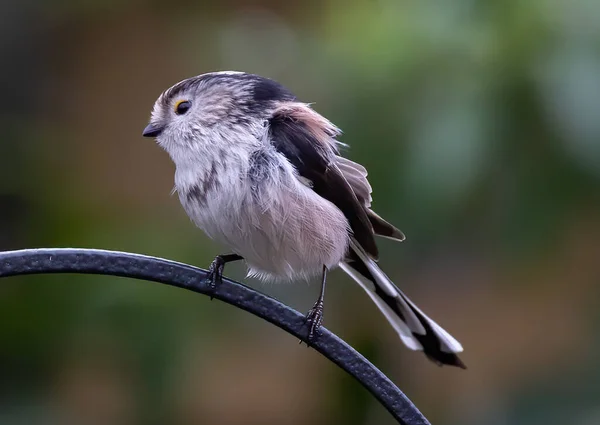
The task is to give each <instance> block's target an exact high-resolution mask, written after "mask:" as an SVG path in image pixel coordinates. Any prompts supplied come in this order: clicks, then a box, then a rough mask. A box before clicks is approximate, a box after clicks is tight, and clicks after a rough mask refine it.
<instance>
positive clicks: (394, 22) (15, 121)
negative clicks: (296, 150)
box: [0, 0, 600, 425]
mask: <svg viewBox="0 0 600 425" xmlns="http://www.w3.org/2000/svg"><path fill="white" fill-rule="evenodd" d="M0 5H1V6H0V7H1V9H0V64H1V66H0V95H1V101H0V128H1V129H2V136H1V138H0V249H3V250H8V249H17V248H25V247H96V248H105V249H116V250H128V251H135V252H140V253H144V254H150V255H158V256H164V257H168V258H171V259H175V260H178V261H184V262H189V263H192V264H195V265H199V266H207V265H208V264H209V262H210V260H211V259H212V257H213V256H214V255H215V254H217V253H219V252H221V250H222V249H221V248H220V247H218V246H216V245H214V244H212V243H211V242H210V241H209V240H207V239H206V238H205V237H204V236H203V234H202V233H201V232H200V231H199V230H196V229H194V228H193V226H192V225H191V223H190V222H189V220H188V219H187V217H186V216H185V214H184V213H183V211H182V209H181V207H180V206H179V203H178V200H177V198H176V197H172V196H170V195H169V192H170V190H171V187H172V184H173V171H174V169H173V165H172V164H171V162H170V160H169V158H168V156H167V155H166V154H165V153H164V152H162V151H161V150H160V149H159V148H158V147H157V146H156V145H155V144H154V143H153V142H152V141H151V140H148V139H143V138H142V137H141V131H142V129H143V128H144V126H145V124H146V122H147V119H148V117H149V113H150V109H151V106H152V104H153V102H154V100H155V98H156V97H157V96H158V95H159V94H160V92H161V91H162V90H164V89H165V88H167V87H168V86H170V85H172V84H173V83H175V82H177V81H179V80H181V79H183V78H186V77H189V76H192V75H197V74H201V73H204V72H208V71H213V70H227V69H235V70H244V71H248V72H254V73H259V74H262V75H265V76H268V77H271V78H274V79H277V80H279V81H280V82H282V83H283V84H285V85H286V86H288V87H289V88H290V89H292V90H293V91H294V92H295V93H296V94H297V95H298V96H299V97H300V98H301V99H302V100H304V101H307V102H313V103H314V107H315V109H316V110H318V111H319V112H321V113H322V114H324V115H325V116H327V117H329V118H330V119H331V120H332V121H334V122H335V123H336V124H338V125H339V126H340V127H341V128H342V129H343V130H344V136H343V141H344V142H346V143H348V144H350V145H351V148H350V149H349V150H348V152H347V155H348V156H349V157H350V158H352V159H355V160H358V161H360V162H362V163H363V164H364V165H365V166H367V168H368V169H369V170H370V179H371V182H372V184H373V187H374V190H375V192H374V198H375V202H374V206H375V208H376V209H377V210H378V211H379V212H380V213H381V214H382V215H383V216H384V217H386V218H388V219H390V220H391V221H392V222H394V223H396V224H397V225H398V227H400V228H401V229H402V230H403V231H405V233H406V234H407V235H408V239H407V241H406V242H405V243H403V244H394V243H393V242H391V241H386V240H382V241H381V243H380V246H381V251H382V253H383V254H382V260H381V264H382V266H383V267H384V268H385V269H386V270H387V272H388V274H389V275H390V276H391V277H393V278H394V280H395V281H396V282H397V283H398V284H399V285H400V286H401V287H402V288H403V289H405V291H406V292H407V293H408V294H409V295H410V296H411V297H412V298H413V299H414V300H415V302H417V304H418V305H419V306H421V307H422V308H423V309H424V310H425V311H426V312H427V313H428V314H430V315H431V316H432V317H433V318H435V319H436V320H437V321H438V322H440V323H441V324H442V325H443V326H444V327H445V328H446V329H448V330H449V331H450V332H451V333H453V334H454V335H455V336H456V337H457V338H458V339H459V340H460V341H461V342H462V343H463V344H464V346H465V349H466V351H465V353H464V356H463V360H464V361H465V362H466V363H467V365H468V366H469V369H468V370H467V371H462V370H458V369H453V368H447V367H446V368H438V367H437V366H435V365H434V364H432V363H430V362H428V361H427V360H426V359H425V358H424V357H423V356H422V355H421V354H420V353H414V352H411V351H409V350H407V349H405V348H404V346H403V345H402V344H401V343H400V341H399V339H398V338H397V336H396V335H395V333H394V332H393V330H392V328H391V327H390V326H388V325H387V323H386V322H385V319H384V318H383V317H382V316H381V315H380V314H379V313H378V312H377V310H376V308H375V306H374V305H373V304H372V303H371V302H370V300H369V299H368V297H366V296H365V295H364V294H363V293H362V290H361V289H360V288H359V287H357V286H356V285H355V284H354V283H352V282H351V281H350V280H349V279H348V278H347V277H345V276H343V274H342V273H341V272H336V273H334V274H333V278H332V280H331V284H330V285H329V289H328V294H327V306H326V313H325V324H326V326H327V327H328V328H330V329H331V330H333V331H334V332H336V333H338V334H339V335H340V336H342V337H343V338H344V339H346V340H347V341H349V342H350V343H351V344H352V345H354V346H355V347H356V348H357V349H358V350H359V351H360V352H362V353H363V354H364V355H366V356H367V357H368V358H369V359H370V360H371V361H373V362H374V363H375V364H376V365H378V366H379V367H380V368H381V369H382V370H383V371H384V372H385V373H387V374H388V375H389V376H390V377H391V378H392V379H393V380H394V381H395V382H396V383H397V384H398V385H399V386H400V387H401V388H402V389H403V390H404V391H405V392H406V393H407V395H408V396H409V397H410V398H411V399H412V400H413V401H414V402H415V403H416V405H417V406H418V407H419V408H420V409H421V410H422V411H423V412H424V413H425V415H426V416H427V417H428V418H429V419H430V420H431V421H432V422H433V423H435V424H438V425H453V424H461V425H475V424H486V425H505V424H506V425H507V424H511V425H530V424H546V425H553V424H557V425H558V424H561V425H562V424H572V425H591V424H598V423H600V366H599V361H598V359H599V358H600V332H599V330H598V329H599V327H600V309H599V306H600V242H599V241H600V2H598V1H597V0H573V1H569V2H566V1H559V0H496V1H493V0H488V1H483V0H452V1H450V0H443V1H442V0H437V1H435V0H423V1H412V0H378V1H376V0H370V1H368V0H326V1H317V0H306V1H302V2H280V1H273V0H254V1H242V0H222V1H191V0H182V1H179V2H160V1H158V0H128V1H118V0H85V1H75V0H62V1H50V0H48V1H42V0H37V1H36V0H2V2H0ZM228 274H229V275H230V276H232V277H234V278H236V279H243V278H244V269H243V267H242V266H241V265H233V266H230V267H228ZM0 283H1V284H0V423H2V424H11V425H12V424H28V425H29V424H32V425H38V424H39V425H47V424H69V425H71V424H73V425H88V424H89V425H104V424H107V425H108V424H111V425H137V424H140V425H141V424H143V425H146V424H149V425H159V424H160V425H162V424H176V425H188V424H232V425H236V424H250V425H251V424H261V425H271V424H290V425H295V424H308V423H310V424H316V425H319V424H346V425H362V424H370V425H379V424H392V423H393V421H392V419H391V417H390V416H389V414H388V413H387V412H386V411H385V410H384V409H383V408H381V407H380V406H379V405H378V404H377V403H376V402H375V401H374V399H373V398H372V397H371V396H370V395H369V394H368V393H367V392H366V391H365V390H363V389H362V387H360V386H359V385H358V384H357V383H356V382H354V381H353V379H352V378H350V377H348V376H346V375H345V374H344V373H342V372H341V371H340V370H338V369H337V368H336V367H335V366H334V365H333V364H331V363H329V362H327V361H326V360H325V359H323V358H321V357H320V356H319V355H317V354H316V353H315V352H314V351H313V350H308V349H306V348H304V347H300V346H298V344H297V341H296V340H295V339H294V338H293V337H291V336H289V335H287V334H285V333H283V332H281V331H280V330H278V329H276V328H274V327H273V326H271V325H269V324H268V323H265V322H262V321H260V320H258V319H256V318H254V317H252V316H249V315H248V314H246V313H243V312H241V311H238V310H236V309H234V308H232V307H230V306H228V305H225V304H223V303H221V302H218V301H213V302H210V301H209V299H208V298H206V297H202V296H198V295H194V294H192V293H188V292H186V291H183V290H178V289H174V288H168V287H163V286H162V285H156V284H152V283H148V282H138V281H131V280H125V279H118V278H110V277H91V276H58V275H57V276H36V277H28V278H11V279H5V280H2V281H1V282H0ZM248 283H250V284H251V285H253V286H254V287H255V288H257V289H259V290H261V291H263V292H266V293H268V294H270V295H273V296H275V297H277V298H278V299H281V300H283V301H284V302H287V303H289V304H291V305H292V306H294V307H295V308H297V309H299V310H301V311H306V310H308V309H309V308H310V307H311V306H312V303H313V302H314V300H315V298H316V296H317V293H318V285H317V284H316V283H314V282H313V284H312V285H307V284H298V285H283V286H281V285H280V286H275V285H264V284H261V283H259V282H252V281H249V282H248Z"/></svg>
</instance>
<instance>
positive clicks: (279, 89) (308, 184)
mask: <svg viewBox="0 0 600 425" xmlns="http://www.w3.org/2000/svg"><path fill="white" fill-rule="evenodd" d="M142 135H143V136H144V137H149V138H154V139H155V140H156V143H157V144H158V145H159V146H160V147H161V148H162V149H163V150H165V151H166V152H167V153H168V154H169V156H170V157H171V159H172V161H173V162H174V164H175V178H174V180H175V187H174V191H175V192H177V194H178V197H179V199H180V202H181V204H182V206H183V208H184V210H185V211H186V213H187V215H188V216H189V218H190V219H191V221H192V222H193V223H194V224H195V225H196V226H197V227H199V228H200V229H202V230H203V231H204V233H205V234H206V235H207V236H208V237H209V238H211V239H213V240H215V241H217V242H219V243H220V244H222V245H224V246H225V247H227V249H229V250H230V252H228V253H226V254H222V255H218V256H216V257H215V259H214V260H213V261H212V263H211V264H210V267H209V270H208V274H207V277H206V283H207V284H208V285H209V287H210V288H211V290H213V291H214V290H215V288H216V287H217V286H218V285H219V284H220V283H221V282H222V278H223V272H224V267H225V265H226V264H227V263H230V262H233V261H239V260H243V261H244V262H245V263H246V265H247V267H248V276H254V277H257V278H259V279H262V280H266V281H277V282H294V281H299V280H307V279H311V278H318V277H319V278H320V281H321V290H320V293H319V297H318V299H317V301H316V303H315V304H314V306H313V308H311V309H310V310H309V311H308V313H307V315H306V323H307V325H308V330H307V332H308V337H307V340H308V341H309V343H310V341H314V339H315V338H317V337H318V334H319V329H320V327H321V324H322V319H323V310H324V295H325V287H326V281H327V276H328V273H329V271H331V270H333V269H335V268H339V269H341V270H343V271H344V272H345V273H346V274H348V275H349V276H350V277H351V278H352V279H353V280H354V281H356V282H357V283H358V284H359V285H360V286H361V287H362V288H363V289H364V290H365V291H366V293H367V294H368V295H369V297H370V298H371V300H372V301H373V302H374V303H375V304H376V305H377V307H378V308H379V309H380V310H381V312H382V313H383V315H384V316H385V318H386V319H387V320H388V321H389V323H390V324H391V325H392V327H393V328H394V330H395V331H396V332H397V333H398V335H399V336H400V339H401V340H402V342H403V343H404V344H405V345H406V346H407V347H408V348H409V349H411V350H416V351H423V352H424V354H425V355H426V356H427V357H428V358H429V359H430V360H432V361H433V362H435V363H437V364H438V365H440V366H441V365H450V366H457V367H460V368H463V369H466V366H465V364H464V363H463V362H462V360H461V359H460V358H459V357H458V355H457V353H460V352H462V351H463V347H462V345H461V344H460V343H459V342H458V341H457V340H456V339H455V338H454V337H452V336H451V335H450V334H449V333H448V332H446V331H445V330H444V329H443V328H442V327H441V326H439V325H438V324H437V323H436V322H434V321H433V320H432V319H430V318H429V317H428V316H426V315H425V313H423V312H422V311H421V310H420V309H419V308H418V307H417V306H416V305H415V304H414V303H413V302H412V301H411V300H410V299H409V298H408V297H407V296H406V295H405V294H404V293H403V292H402V291H401V290H400V289H399V288H398V287H397V286H396V285H395V284H394V283H393V282H392V280H391V279H390V278H389V277H388V276H387V275H386V274H385V273H384V272H383V270H382V269H381V267H380V266H379V264H378V257H379V250H378V247H377V244H376V237H383V238H388V239H392V240H395V241H404V239H405V236H404V234H403V233H402V232H401V231H400V230H399V229H398V228H396V227H395V226H394V225H392V224H390V223H389V222H387V221H386V220H384V219H383V218H382V217H381V216H379V215H378V214H377V213H375V212H374V211H373V209H372V208H371V203H372V188H371V185H370V183H369V181H368V179H367V170H366V169H365V167H364V166H362V165H360V164H359V163H357V162H354V161H351V160H350V159H347V158H346V157H344V156H343V155H342V151H343V149H344V148H345V147H346V146H347V145H345V144H344V143H343V142H341V141H340V140H339V139H340V135H341V130H340V129H339V128H338V127H336V126H335V125H334V124H333V123H332V122H330V121H329V120H328V119H327V118H325V117H324V116H322V115H321V114H319V113H318V112H316V111H315V110H314V108H313V107H312V105H311V104H309V103H305V102H302V101H300V100H299V99H298V98H297V97H296V96H295V95H294V94H293V93H292V92H291V91H290V90H289V89H287V88H286V87H285V86H283V85H282V84H280V83H278V82H277V81H275V80H272V79H270V78H266V77H262V76H259V75H256V74H251V73H246V72H239V71H218V72H209V73H205V74H201V75H198V76H194V77H191V78H187V79H185V80H183V81H180V82H178V83H176V84H175V85H173V86H171V87H170V88H168V89H167V90H165V91H163V92H162V93H161V94H160V95H159V97H158V98H157V100H156V102H155V103H154V106H153V108H152V112H151V115H150V120H149V123H148V124H147V126H146V127H145V128H144V130H143V132H142Z"/></svg>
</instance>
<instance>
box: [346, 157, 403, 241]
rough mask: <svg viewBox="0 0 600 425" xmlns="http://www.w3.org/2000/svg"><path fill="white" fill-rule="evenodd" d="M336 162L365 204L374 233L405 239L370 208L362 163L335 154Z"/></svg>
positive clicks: (369, 189) (369, 190) (395, 238)
mask: <svg viewBox="0 0 600 425" xmlns="http://www.w3.org/2000/svg"><path fill="white" fill-rule="evenodd" d="M336 162H337V164H338V167H339V169H340V170H341V172H342V174H343V175H344V177H345V178H346V180H347V181H348V184H350V187H352V190H353V191H354V193H355V194H356V197H357V198H358V200H359V201H361V202H362V204H363V205H364V206H365V208H366V210H367V216H368V217H369V221H370V222H371V225H372V226H373V230H374V231H375V234H376V235H378V236H383V237H386V238H390V239H394V240H397V241H400V242H401V241H403V240H404V239H406V236H404V233H402V232H401V231H400V230H399V229H397V228H396V227H395V226H394V225H392V224H390V223H388V222H387V221H385V220H384V219H383V218H381V217H380V216H379V215H378V214H377V213H376V212H375V211H373V210H371V201H372V198H371V191H372V189H371V185H370V184H369V180H367V174H368V173H367V169H366V168H365V167H363V166H362V165H360V164H358V163H356V162H353V161H350V160H349V159H347V158H344V157H341V156H336Z"/></svg>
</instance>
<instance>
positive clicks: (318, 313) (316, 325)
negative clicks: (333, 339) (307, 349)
mask: <svg viewBox="0 0 600 425" xmlns="http://www.w3.org/2000/svg"><path fill="white" fill-rule="evenodd" d="M322 322H323V301H322V300H318V301H317V302H316V303H315V305H314V306H313V308H311V309H310V310H308V313H306V318H305V319H304V323H306V324H308V326H309V328H308V339H307V343H306V345H308V346H310V344H311V342H312V341H313V340H314V338H315V336H317V335H319V334H320V333H321V331H320V329H321V323H322Z"/></svg>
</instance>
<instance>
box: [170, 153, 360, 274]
mask: <svg viewBox="0 0 600 425" xmlns="http://www.w3.org/2000/svg"><path fill="white" fill-rule="evenodd" d="M249 158H250V155H248V160H249ZM274 158H276V159H277V161H278V162H279V164H273V166H272V167H271V166H269V167H268V172H266V173H264V175H262V176H260V177H261V178H260V179H256V178H251V174H249V166H248V162H247V161H246V162H245V163H244V162H243V161H242V162H241V161H240V158H239V157H238V158H236V159H235V160H234V161H228V160H223V159H220V160H219V161H221V162H220V163H219V165H218V166H217V169H216V170H215V168H214V167H213V166H210V167H204V169H205V171H203V173H204V175H202V176H200V180H201V181H204V182H206V181H207V179H209V178H211V176H209V174H208V173H210V172H213V173H215V174H214V175H213V176H212V178H214V179H215V182H214V183H213V184H212V185H211V187H210V189H211V190H210V191H208V192H207V193H206V194H205V197H203V198H202V199H198V198H197V197H193V196H188V194H189V187H190V186H189V184H190V182H192V181H194V179H198V176H196V177H191V176H190V173H189V172H187V171H186V170H185V169H180V168H179V167H178V169H177V173H176V186H177V189H178V192H179V196H180V200H181V203H182V205H183V207H184V209H185V210H186V212H187V214H188V215H189V216H190V218H191V219H192V221H193V222H194V223H195V224H196V225H197V226H198V227H200V228H201V229H202V230H204V232H205V233H206V234H207V235H208V236H209V237H211V238H212V239H215V240H216V241H219V242H221V243H223V244H224V245H226V246H227V247H228V248H230V249H231V250H232V251H234V252H235V253H237V254H239V255H241V256H243V257H244V259H245V260H246V262H247V264H248V266H249V267H250V274H251V275H256V276H258V277H261V278H265V279H275V280H293V279H296V278H308V277H310V276H314V275H318V274H320V273H321V271H322V269H323V266H326V267H328V268H333V267H336V266H337V265H338V264H339V262H340V261H341V260H342V259H343V258H344V256H345V254H346V251H347V249H348V243H349V225H348V221H347V219H346V218H345V216H344V214H343V213H342V212H341V211H340V210H339V209H338V208H337V207H336V206H335V205H333V204H332V203H331V202H329V201H327V200H326V199H324V198H322V197H320V196H319V195H318V194H316V193H315V192H314V191H313V190H312V189H310V188H309V187H307V186H306V185H305V184H303V183H302V182H301V181H300V180H299V179H298V177H297V176H296V175H295V172H294V169H293V167H292V166H291V164H289V163H288V162H287V161H286V160H285V158H283V157H282V156H280V155H279V154H276V155H275V156H274ZM244 164H245V165H244ZM206 170H207V171H206ZM211 170H212V171H211ZM177 176H179V177H177ZM178 180H179V182H178Z"/></svg>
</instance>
